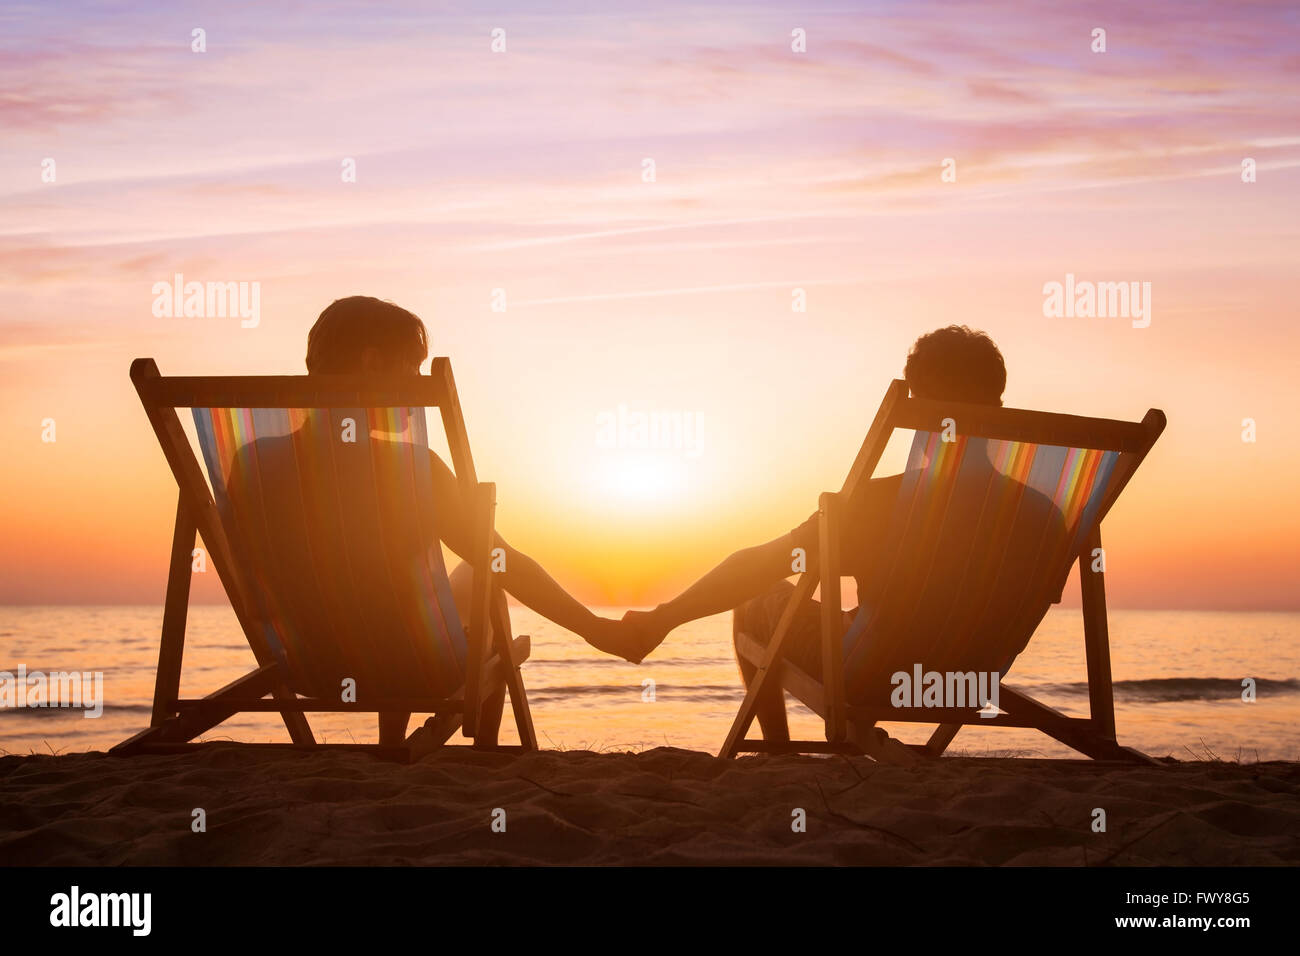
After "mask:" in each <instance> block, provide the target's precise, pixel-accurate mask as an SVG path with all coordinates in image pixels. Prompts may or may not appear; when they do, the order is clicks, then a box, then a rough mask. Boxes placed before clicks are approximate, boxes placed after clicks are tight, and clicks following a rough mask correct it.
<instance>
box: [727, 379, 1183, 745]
mask: <svg viewBox="0 0 1300 956" xmlns="http://www.w3.org/2000/svg"><path fill="white" fill-rule="evenodd" d="M1164 426H1165V416H1164V413H1163V412H1161V411H1159V410H1157V409H1151V410H1150V411H1148V412H1147V414H1146V416H1145V417H1144V418H1143V419H1142V421H1141V422H1138V423H1134V422H1123V421H1112V420H1108V419H1100V418H1082V417H1077V416H1073V415H1056V414H1049V413H1045V412H1036V411H1026V410H1022V409H1014V408H1003V407H1000V406H988V405H971V404H963V403H957V402H946V401H934V400H925V399H919V398H909V397H908V389H907V385H906V383H904V382H903V381H901V380H896V381H894V382H893V383H892V384H891V385H890V387H889V389H888V391H887V392H886V394H885V398H884V401H883V402H882V403H881V406H880V410H879V411H878V412H877V414H876V417H875V420H874V421H873V422H872V424H871V428H870V430H869V431H868V433H867V436H866V439H865V440H864V441H863V444H862V447H861V449H860V450H859V452H858V455H857V458H856V459H855V461H854V463H853V466H852V468H851V469H850V471H849V475H848V478H847V479H846V480H845V482H844V486H843V488H842V489H841V490H840V491H839V492H838V493H833V492H827V493H825V494H823V495H822V496H821V498H820V507H819V517H818V521H819V549H820V554H818V555H810V556H809V559H810V563H809V565H808V570H807V571H806V572H804V573H803V574H802V575H801V576H800V577H799V578H798V580H797V583H796V584H795V586H794V589H793V592H792V593H791V595H790V598H789V600H788V602H787V604H786V606H785V608H784V611H783V613H782V615H781V617H780V619H779V621H778V623H777V625H776V627H775V630H774V632H773V634H772V636H771V640H770V641H769V642H768V643H767V644H766V645H764V644H762V643H761V642H760V641H758V640H756V639H755V638H754V637H752V636H751V635H748V634H745V633H738V634H737V635H736V644H737V652H738V653H739V654H740V655H741V656H742V657H743V658H744V659H745V660H747V661H749V662H750V663H752V664H753V665H754V667H755V668H756V672H755V674H754V676H753V677H752V679H751V681H750V685H749V688H748V690H747V693H746V695H745V699H744V703H743V704H742V705H741V708H740V712H739V713H738V714H737V716H736V719H735V721H734V723H733V724H732V727H731V731H730V733H729V734H728V735H727V738H726V741H725V742H724V744H723V746H722V750H721V752H720V756H722V757H733V756H735V755H736V754H738V753H757V752H764V753H782V752H790V753H863V752H864V741H865V740H867V739H872V740H875V741H877V742H879V741H880V737H881V735H883V731H882V730H881V729H880V728H875V729H874V730H873V729H872V728H874V725H875V723H876V722H879V721H902V722H908V723H933V724H938V728H937V729H936V730H935V731H934V732H933V733H932V734H931V736H930V738H929V741H928V742H927V743H926V744H908V745H903V744H900V743H898V742H897V741H894V742H892V747H893V749H894V751H895V752H897V749H898V748H900V747H903V746H906V747H907V750H908V751H910V753H909V752H904V753H903V754H902V756H904V757H906V758H908V759H915V757H916V756H917V755H921V756H928V757H938V756H939V755H941V754H942V753H943V752H944V750H945V749H946V748H947V746H948V744H949V743H951V742H952V739H953V738H954V737H955V736H956V735H957V733H958V732H959V731H960V729H961V728H962V727H963V726H967V725H978V726H983V727H990V726H991V727H1004V726H1010V727H1032V728H1036V729H1038V730H1041V731H1042V732H1044V733H1046V734H1048V735H1049V736H1051V737H1053V738H1055V739H1056V740H1059V741H1061V742H1062V743H1064V744H1067V745H1068V746H1069V747H1071V748H1073V749H1074V750H1077V751H1079V752H1081V753H1083V754H1085V755H1087V756H1089V757H1092V758H1094V759H1109V760H1122V761H1137V762H1150V761H1151V758H1149V757H1147V756H1146V755H1144V754H1142V753H1140V752H1138V751H1136V750H1134V749H1132V748H1129V747H1123V746H1120V745H1119V744H1118V743H1117V742H1116V738H1115V709H1114V699H1113V688H1112V684H1111V671H1110V641H1109V635H1108V631H1107V622H1106V593H1105V586H1104V583H1103V578H1104V570H1105V552H1104V551H1102V550H1101V548H1102V544H1101V521H1102V519H1103V518H1104V517H1105V516H1106V514H1107V512H1109V511H1110V509H1111V506H1112V505H1113V504H1114V503H1115V500H1116V499H1117V498H1118V496H1119V494H1120V492H1122V491H1123V490H1124V487H1125V486H1126V485H1127V484H1128V482H1129V479H1130V478H1132V476H1133V473H1134V471H1135V470H1136V469H1137V467H1138V465H1139V464H1140V463H1141V462H1142V460H1143V458H1144V457H1145V456H1146V454H1147V452H1148V451H1149V450H1150V449H1151V447H1152V445H1153V444H1154V443H1155V441H1156V439H1157V438H1158V437H1159V436H1160V433H1161V432H1162V431H1163V429H1164ZM896 429H897V430H903V431H907V430H911V431H913V432H914V433H915V434H914V437H913V441H912V444H911V451H910V454H909V456H908V463H907V467H906V469H905V470H904V472H903V476H902V479H901V480H900V482H899V485H898V488H899V490H898V494H897V500H896V502H895V504H894V507H893V511H892V513H891V515H890V518H889V527H888V529H887V532H886V533H884V534H883V535H882V537H881V540H880V546H881V548H884V549H886V550H885V551H884V552H883V555H884V557H883V559H882V561H881V568H882V569H883V570H882V573H883V574H884V575H885V580H884V581H883V582H882V583H881V586H880V588H879V590H878V591H877V592H876V599H875V600H873V601H871V602H870V603H869V604H868V603H867V602H864V603H863V604H862V605H861V606H860V608H859V610H858V613H857V614H856V616H855V617H854V618H853V619H852V623H851V625H850V626H849V627H848V628H847V629H846V627H845V623H844V620H845V619H844V617H842V612H841V611H840V574H841V571H840V564H839V559H840V554H839V546H838V540H839V534H840V532H841V517H840V516H841V514H843V513H844V511H845V508H846V503H847V502H849V501H852V500H854V499H853V497H852V496H853V495H854V494H855V492H856V491H857V490H858V489H859V488H860V487H862V486H864V485H865V483H866V482H867V481H868V480H869V479H870V478H871V476H872V473H873V471H874V470H875V467H876V465H877V463H878V462H879V460H880V457H881V455H882V453H883V452H884V450H885V446H886V443H887V442H888V441H889V439H890V436H891V435H893V433H894V431H895V430H896ZM989 475H993V476H996V477H994V478H988V477H987V476H989ZM963 476H964V477H963ZM963 481H964V482H965V484H963ZM1035 503H1043V504H1042V505H1037V504H1035ZM1047 503H1050V504H1047ZM958 509H961V510H960V511H959V510H958ZM957 527H962V528H966V529H971V528H974V529H976V531H975V532H974V533H972V534H967V536H966V538H965V539H960V540H957V539H956V538H955V536H956V532H953V533H949V532H948V529H950V528H957ZM1040 527H1041V530H1039V528H1040ZM1013 530H1014V535H1013ZM1013 538H1014V540H1015V542H1017V544H1016V547H1017V548H1018V549H1019V550H1018V557H1017V559H1016V560H1015V561H1012V560H1010V559H1009V558H1008V554H1009V553H1010V549H1011V547H1012V544H1011V542H1012V540H1013ZM943 549H947V550H943ZM1026 556H1027V557H1028V560H1026ZM940 558H942V562H940ZM1076 562H1077V563H1078V567H1079V576H1080V586H1081V591H1082V603H1083V631H1084V634H1083V638H1084V648H1085V652H1086V660H1087V677H1088V700H1089V710H1090V715H1089V716H1088V717H1086V718H1085V717H1071V716H1067V715H1066V714H1064V713H1062V712H1060V711H1058V710H1056V709H1054V708H1052V707H1049V706H1047V705H1045V704H1043V703H1041V702H1039V701H1037V700H1034V699H1033V698H1031V697H1029V696H1028V695H1026V694H1024V693H1021V692H1019V691H1017V690H1015V689H1014V688H1012V687H1008V686H1007V685H1006V684H1001V683H1000V682H999V686H1000V695H999V698H1000V699H999V700H998V701H997V702H996V703H997V707H995V708H994V707H987V706H985V705H986V704H987V703H988V701H979V700H976V701H969V700H967V701H964V702H962V704H963V705H962V706H951V704H952V703H953V701H952V700H944V701H941V703H943V704H947V705H949V706H938V707H929V706H925V707H916V706H902V707H900V706H896V705H895V703H896V702H895V701H894V700H893V699H891V693H892V691H893V690H894V689H896V688H898V687H900V686H902V684H903V681H902V680H901V679H899V680H896V679H895V677H894V675H897V674H898V673H899V672H900V671H902V672H904V673H906V674H909V675H910V674H914V673H917V666H918V665H920V666H921V667H923V668H924V671H925V672H927V673H928V672H930V671H931V670H932V669H933V671H934V672H935V673H949V674H952V673H955V674H958V675H960V674H968V675H969V674H973V673H974V672H976V671H980V670H983V671H985V672H986V673H991V672H997V673H999V674H1005V673H1006V672H1007V669H1008V668H1009V667H1010V665H1011V662H1012V661H1013V660H1014V659H1015V657H1016V655H1017V654H1019V653H1020V651H1021V650H1022V649H1023V648H1024V647H1025V645H1026V644H1027V643H1028V641H1029V639H1030V638H1031V637H1032V636H1033V633H1034V631H1035V630H1036V629H1037V627H1038V624H1039V622H1040V621H1041V620H1042V618H1043V616H1044V615H1045V614H1046V612H1047V610H1048V608H1049V607H1050V605H1051V604H1053V603H1057V602H1059V601H1060V599H1061V597H1062V592H1063V590H1064V587H1065V583H1066V579H1067V577H1068V576H1069V573H1070V570H1071V567H1072V566H1073V565H1074V564H1075V563H1076ZM940 563H942V566H943V567H944V568H946V569H947V571H946V572H945V573H944V574H943V575H937V573H936V572H935V569H936V567H939V566H940ZM954 569H955V570H954ZM936 577H942V578H943V580H936V579H935V578H936ZM818 585H820V587H821V606H820V626H821V662H822V674H821V678H822V679H820V680H818V679H816V678H815V677H814V676H812V675H810V674H808V673H807V672H806V671H805V670H803V669H801V668H799V667H798V666H796V665H795V664H794V663H792V662H791V661H790V660H789V659H787V658H786V657H785V656H783V654H782V646H783V643H784V642H785V640H786V637H787V635H788V634H789V633H790V629H791V622H792V621H794V620H795V619H796V616H797V615H798V614H799V613H800V612H801V611H803V612H804V613H811V611H810V604H809V602H811V600H812V598H813V592H814V590H815V589H816V588H817V587H818ZM995 595H996V598H995ZM990 679H991V678H990ZM945 683H946V682H945ZM958 686H959V687H960V684H959V685H958ZM783 691H788V692H789V693H790V694H791V695H792V696H793V697H795V698H796V699H798V700H800V701H802V702H803V703H804V704H805V705H806V706H808V707H809V708H810V709H811V710H812V711H813V712H814V713H816V714H817V715H818V716H820V717H822V718H823V719H824V721H825V737H826V739H825V740H789V739H788V731H784V728H782V730H783V731H784V733H782V734H781V736H782V738H783V739H777V740H770V741H769V740H751V739H748V738H747V737H746V734H747V733H748V732H749V729H750V726H751V724H752V722H753V721H754V719H755V717H756V714H757V712H758V709H759V705H760V703H762V702H763V701H778V700H779V702H780V703H779V707H774V708H773V712H774V713H780V714H784V713H785V711H784V700H785V696H784V693H783ZM769 695H770V696H769ZM773 735H774V736H777V734H776V733H774V734H773ZM886 739H887V738H886Z"/></svg>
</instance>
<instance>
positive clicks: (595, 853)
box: [0, 744, 1300, 866]
mask: <svg viewBox="0 0 1300 956" xmlns="http://www.w3.org/2000/svg"><path fill="white" fill-rule="evenodd" d="M195 808H202V809H203V810H204V811H205V814H206V824H207V830H206V832H203V833H196V832H194V831H193V830H192V828H191V824H192V820H193V815H192V813H193V810H194V809H195ZM1095 808H1102V809H1104V810H1105V812H1106V831H1105V832H1104V833H1103V832H1094V831H1093V819H1094V813H1093V811H1094V809H1095ZM498 809H499V810H501V811H504V832H497V831H499V830H500V828H501V822H500V821H501V819H502V814H500V813H496V814H494V811H496V810H498ZM799 809H801V810H802V811H803V812H804V815H805V817H806V830H805V832H796V831H795V830H794V829H793V827H792V824H793V823H794V822H795V820H796V816H797V814H796V813H795V811H796V810H799ZM494 816H495V818H496V819H497V820H498V823H497V829H496V830H494V828H493V820H494ZM0 862H2V863H4V864H9V865H40V864H67V865H108V864H137V865H139V864H143V865H230V864H251V865H263V864H320V865H331V864H349V865H357V864H363V865H387V864H419V865H428V864H520V863H522V864H651V865H659V864H742V865H743V864H765V865H766V864H778V865H825V864H872V865H900V864H942V865H968V864H1008V865H1038V866H1043V865H1047V866H1080V865H1089V866H1097V865H1126V866H1148V865H1244V864H1245V865H1289V864H1295V863H1297V862H1300V764H1295V763H1280V762H1274V763H1256V764H1236V763H1222V762H1208V763H1207V762H1203V763H1170V764H1168V765H1167V766H1161V767H1127V766H1117V765H1113V764H1105V765H1096V764H1090V763H1088V762H1084V761H1078V762H1074V761H1070V762H1062V761H1044V760H1028V759H1015V758H1007V759H976V758H944V759H942V760H940V761H937V762H933V763H927V764H925V765H923V766H920V767H907V768H901V767H893V766H886V765H880V764H876V763H873V762H872V761H871V760H869V759H867V758H865V757H864V758H852V759H849V758H845V757H831V758H819V757H787V756H781V757H775V756H753V757H742V758H740V759H738V760H735V761H722V760H718V759H717V758H715V757H712V756H710V755H708V754H703V753H695V752H691V751H685V750H677V749H668V748H660V749H656V750H650V751H647V752H645V753H641V754H613V753H592V752H588V751H568V752H557V751H544V752H541V753H537V754H528V755H522V756H515V755H506V754H491V753H481V752H476V751H471V750H467V749H462V748H453V749H446V750H443V751H441V752H438V753H436V754H431V755H429V756H426V757H424V758H423V759H421V760H419V761H416V762H414V763H411V764H407V765H403V764H396V763H390V762H385V761H382V760H379V759H376V758H374V757H371V756H369V755H365V754H358V753H338V752H330V753H322V752H318V753H287V752H284V751H279V752H265V751H263V752H258V751H256V750H250V749H242V750H241V749H238V748H234V747H230V746H223V745H220V744H218V745H212V746H210V747H209V748H208V749H204V750H201V751H198V752H195V753H191V754H184V755H169V756H138V757H131V758H120V757H109V756H107V755H104V754H96V753H89V754H77V755H68V756H48V757H42V756H25V757H19V756H5V757H0Z"/></svg>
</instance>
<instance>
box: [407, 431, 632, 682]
mask: <svg viewBox="0 0 1300 956" xmlns="http://www.w3.org/2000/svg"><path fill="white" fill-rule="evenodd" d="M430 457H431V458H432V465H433V489H434V496H435V497H436V499H437V504H438V516H437V530H438V533H439V535H440V537H441V538H442V540H443V541H444V542H446V545H447V547H449V548H450V549H451V550H452V551H453V552H455V553H456V555H457V556H459V557H460V558H461V560H463V561H466V562H469V561H470V560H471V558H472V555H473V540H474V538H473V527H472V520H473V514H472V510H471V508H470V507H469V503H468V502H466V501H464V500H463V499H462V497H461V493H460V484H459V483H458V482H457V481H456V476H455V475H454V474H452V471H451V469H450V468H448V467H447V466H446V464H445V463H444V462H443V461H442V459H440V458H439V457H438V456H437V455H434V454H432V453H430ZM493 547H494V548H500V549H501V550H502V551H503V552H504V556H505V562H504V565H505V567H504V570H502V571H501V572H500V574H501V586H502V587H503V588H504V589H505V590H506V591H507V592H508V593H510V594H512V595H514V596H515V597H516V598H518V599H519V600H520V601H521V602H523V603H524V604H525V605H527V606H528V607H530V608H532V609H533V610H534V611H536V612H537V613H538V614H541V615H542V616H543V617H545V618H547V619H548V620H551V621H554V622H555V623H556V624H558V625H560V627H562V628H564V629H565V630H567V631H572V632H573V633H575V634H577V635H578V636H579V637H581V638H582V639H583V640H585V641H586V642H587V643H588V644H591V645H592V646H593V647H595V648H596V649H597V650H601V651H604V652H605V653H607V654H614V655H616V656H618V657H622V658H625V659H626V660H630V661H634V662H636V663H639V662H640V660H641V658H642V657H643V656H645V655H644V653H638V650H637V647H636V646H635V645H634V644H632V643H630V642H629V641H628V640H627V636H628V635H627V634H626V632H625V631H624V629H622V628H620V627H619V624H618V622H617V621H612V620H609V619H608V618H603V617H598V616H597V615H595V614H592V613H591V612H590V611H589V610H587V609H586V607H584V606H583V605H582V604H580V603H579V602H578V601H577V600H575V599H574V598H573V597H572V596H571V595H570V594H569V592H568V591H566V590H564V588H562V587H561V586H560V585H559V583H558V582H557V581H556V580H555V579H554V578H552V577H551V576H550V575H549V574H547V573H546V571H545V570H544V569H543V568H542V566H541V565H540V564H538V563H537V562H536V561H534V560H533V559H532V558H530V557H529V556H528V555H526V554H524V553H523V552H522V551H519V550H516V549H515V548H512V547H511V546H510V544H509V543H507V541H506V540H505V539H504V538H503V537H501V535H499V534H498V535H496V536H495V539H494V542H493ZM476 570H477V569H476ZM648 651H649V648H647V649H646V652H648Z"/></svg>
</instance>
